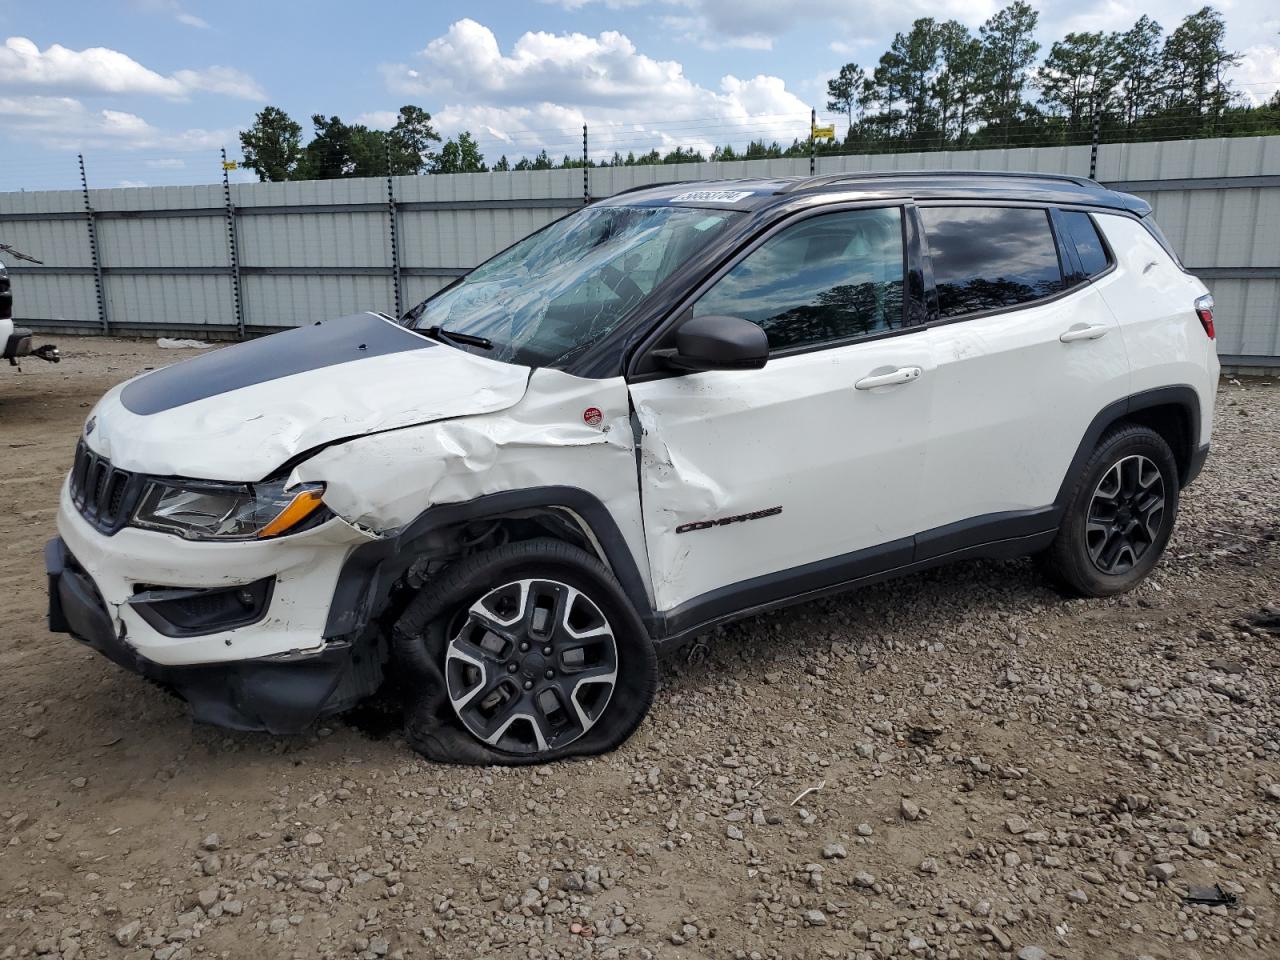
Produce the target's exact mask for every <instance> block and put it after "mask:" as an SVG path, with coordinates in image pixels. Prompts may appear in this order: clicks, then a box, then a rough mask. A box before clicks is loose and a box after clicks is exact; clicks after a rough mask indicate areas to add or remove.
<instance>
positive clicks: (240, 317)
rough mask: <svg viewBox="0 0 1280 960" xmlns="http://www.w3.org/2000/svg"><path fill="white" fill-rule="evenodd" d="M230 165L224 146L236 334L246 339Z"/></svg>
mask: <svg viewBox="0 0 1280 960" xmlns="http://www.w3.org/2000/svg"><path fill="white" fill-rule="evenodd" d="M229 171H230V166H229V165H228V163H227V148H226V147H223V148H222V199H223V202H224V203H225V204H226V207H227V255H228V256H229V257H230V259H231V298H232V302H233V303H234V304H235V309H236V336H237V337H239V338H240V339H241V340H243V339H244V307H243V306H242V305H241V301H240V253H239V250H238V249H237V244H236V208H235V206H234V205H233V204H232V203H231V178H230V177H229V176H228V172H229Z"/></svg>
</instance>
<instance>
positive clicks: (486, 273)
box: [412, 206, 742, 367]
mask: <svg viewBox="0 0 1280 960" xmlns="http://www.w3.org/2000/svg"><path fill="white" fill-rule="evenodd" d="M741 216H742V214H741V213H735V212H733V211H727V210H699V209H695V208H691V207H674V206H662V207H627V206H606V207H591V208H589V209H586V210H582V211H580V212H579V213H575V214H573V215H572V216H569V217H565V218H564V219H563V220H560V221H558V222H556V223H553V224H552V225H551V226H549V227H547V228H546V229H544V230H541V231H539V232H538V233H535V234H533V235H532V236H530V237H526V238H525V239H524V240H522V241H520V242H519V243H517V244H516V245H515V246H513V247H511V248H510V249H509V250H507V251H505V252H504V253H501V254H499V255H498V256H497V257H495V258H494V259H492V260H490V261H489V262H488V263H485V264H483V265H481V266H480V267H477V268H476V269H475V270H473V271H472V272H471V273H469V274H467V276H466V277H464V278H463V279H462V280H461V281H460V282H459V283H458V284H457V285H455V286H453V287H450V288H448V289H446V290H444V291H443V292H441V293H439V294H437V295H436V296H435V297H434V298H432V299H430V300H428V301H427V302H426V303H425V304H422V305H421V306H420V311H421V312H420V313H419V315H418V316H417V317H416V318H415V319H414V320H413V323H412V326H413V328H414V329H416V330H427V329H429V328H432V327H435V328H439V329H440V330H441V331H445V332H447V333H448V334H468V335H470V336H473V337H483V338H485V339H487V340H489V341H491V342H492V349H491V350H485V356H490V357H493V358H494V359H496V360H505V361H510V362H515V363H523V364H527V365H529V366H538V367H544V366H554V365H557V364H563V363H565V362H567V361H568V360H569V359H571V358H572V357H573V356H575V355H577V354H578V353H580V352H581V351H582V350H584V349H585V348H586V347H588V346H590V345H591V344H593V343H595V342H596V341H597V340H599V339H600V338H601V337H603V336H605V335H607V334H608V333H610V332H611V331H612V330H613V329H614V328H615V327H617V325H618V324H619V323H620V322H621V321H622V318H623V317H624V316H626V314H627V313H628V311H630V310H631V309H632V308H633V307H634V306H636V304H638V303H639V302H640V301H641V300H643V299H644V298H645V297H646V296H648V295H649V293H650V292H652V290H653V289H654V288H655V287H656V286H657V285H658V284H659V283H661V282H662V281H663V280H664V279H666V277H667V276H668V275H669V274H670V273H671V272H672V271H674V270H675V269H676V267H678V266H680V265H681V264H682V263H684V262H685V261H687V260H688V259H689V257H690V256H691V255H692V254H693V253H694V252H695V251H697V250H698V249H699V248H701V247H703V246H704V245H706V244H707V243H708V242H709V241H710V240H711V239H712V238H713V237H715V236H716V235H717V234H719V233H721V232H722V231H723V230H724V229H725V227H726V225H727V224H729V223H731V222H732V221H733V220H734V219H735V218H738V217H741Z"/></svg>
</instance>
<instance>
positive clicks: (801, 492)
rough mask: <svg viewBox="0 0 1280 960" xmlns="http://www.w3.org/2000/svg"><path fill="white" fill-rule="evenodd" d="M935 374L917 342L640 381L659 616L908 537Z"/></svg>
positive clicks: (646, 508)
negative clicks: (882, 379) (886, 381)
mask: <svg viewBox="0 0 1280 960" xmlns="http://www.w3.org/2000/svg"><path fill="white" fill-rule="evenodd" d="M932 367H933V363H932V360H931V358H930V356H929V353H928V347H927V344H926V343H925V341H924V338H923V337H920V336H919V335H918V334H915V333H909V334H904V335H901V336H896V337H890V338H888V339H884V340H878V341H870V342H865V343H860V344H853V345H850V346H843V347H835V348H830V349H825V350H818V351H814V352H810V353H803V354H799V355H792V356H784V357H779V358H776V359H773V360H770V361H769V363H768V365H767V366H766V367H764V368H763V369H762V370H756V371H714V372H707V373H696V374H691V375H688V376H680V377H670V378H666V379H661V380H654V381H650V382H647V383H637V384H633V385H632V387H631V394H632V400H633V402H634V404H635V407H636V414H637V417H638V418H639V422H640V426H641V429H642V441H641V458H640V473H641V489H642V499H643V512H644V528H645V538H646V542H647V544H648V549H649V562H650V571H651V576H652V578H653V588H654V594H655V597H656V600H657V607H658V609H659V610H664V611H665V610H670V609H672V608H674V607H676V606H678V605H680V604H682V603H684V602H685V601H688V600H690V599H693V598H695V597H698V596H700V595H701V594H704V593H707V592H708V591H711V590H715V589H717V588H719V587H723V586H727V585H730V584H734V583H738V582H741V581H744V580H748V579H751V578H752V577H757V576H761V575H765V574H770V573H776V572H779V571H783V570H787V569H790V568H793V567H798V566H800V565H802V564H805V563H809V562H811V561H816V560H824V559H828V558H831V557H836V556H840V555H841V554H845V553H851V552H853V551H855V550H860V549H863V548H866V547H873V546H878V545H880V544H883V543H888V542H890V541H892V540H896V539H898V538H901V537H904V536H910V535H912V534H914V533H915V532H916V529H915V513H916V509H915V508H916V496H917V490H918V488H919V482H920V472H921V469H922V468H923V465H924V442H925V438H926V435H927V430H928V418H929V406H930V403H929V398H930V393H931V390H932V387H931V385H930V372H931V371H932ZM904 368H919V370H920V374H919V375H918V376H916V377H913V378H912V379H911V380H910V381H908V382H904V383H900V384H896V385H889V386H882V387H876V388H874V389H867V390H860V389H855V386H854V384H855V383H856V382H857V381H859V380H861V379H863V378H864V377H867V376H871V375H878V374H884V373H887V372H889V371H891V370H897V369H904ZM775 508H781V509H775Z"/></svg>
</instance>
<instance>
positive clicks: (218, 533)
mask: <svg viewBox="0 0 1280 960" xmlns="http://www.w3.org/2000/svg"><path fill="white" fill-rule="evenodd" d="M323 494H324V484H323V483H302V484H298V485H296V486H294V487H291V488H289V489H288V490H285V481H284V480H270V481H267V482H266V483H202V482H200V481H197V480H187V481H184V480H152V481H151V482H150V484H148V486H147V489H146V492H145V493H144V494H143V496H142V500H141V502H140V503H139V504H138V509H137V510H135V511H134V513H133V525H134V526H136V527H145V528H146V529H148V530H163V531H164V532H166V533H176V534H178V536H180V537H185V538H186V539H188V540H259V539H263V538H266V537H275V536H279V535H280V534H282V533H288V532H289V531H290V530H294V529H296V528H297V527H298V526H299V525H300V524H302V523H303V522H305V521H306V520H308V519H315V518H316V516H317V514H316V511H318V510H321V509H322V508H323V504H322V503H321V499H320V498H321V496H322V495H323Z"/></svg>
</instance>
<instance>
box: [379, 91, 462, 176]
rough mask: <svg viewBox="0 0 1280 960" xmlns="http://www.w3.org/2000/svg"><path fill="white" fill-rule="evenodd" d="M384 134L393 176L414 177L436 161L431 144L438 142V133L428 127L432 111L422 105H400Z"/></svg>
mask: <svg viewBox="0 0 1280 960" xmlns="http://www.w3.org/2000/svg"><path fill="white" fill-rule="evenodd" d="M466 136H470V134H467V135H466ZM386 137H387V146H388V148H389V152H390V154H391V173H392V174H394V175H395V176H415V175H417V174H419V173H422V172H423V171H424V170H428V169H431V167H432V165H433V164H434V163H435V160H436V155H435V153H434V152H433V150H432V144H435V143H439V142H440V134H438V133H436V129H435V127H433V126H431V114H429V113H427V111H425V110H423V109H422V108H421V107H416V106H414V105H413V104H411V103H410V104H405V105H404V106H403V107H401V108H400V114H399V118H398V119H397V120H396V122H395V125H394V126H393V127H392V128H391V129H390V130H388V131H387V135H386Z"/></svg>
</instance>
